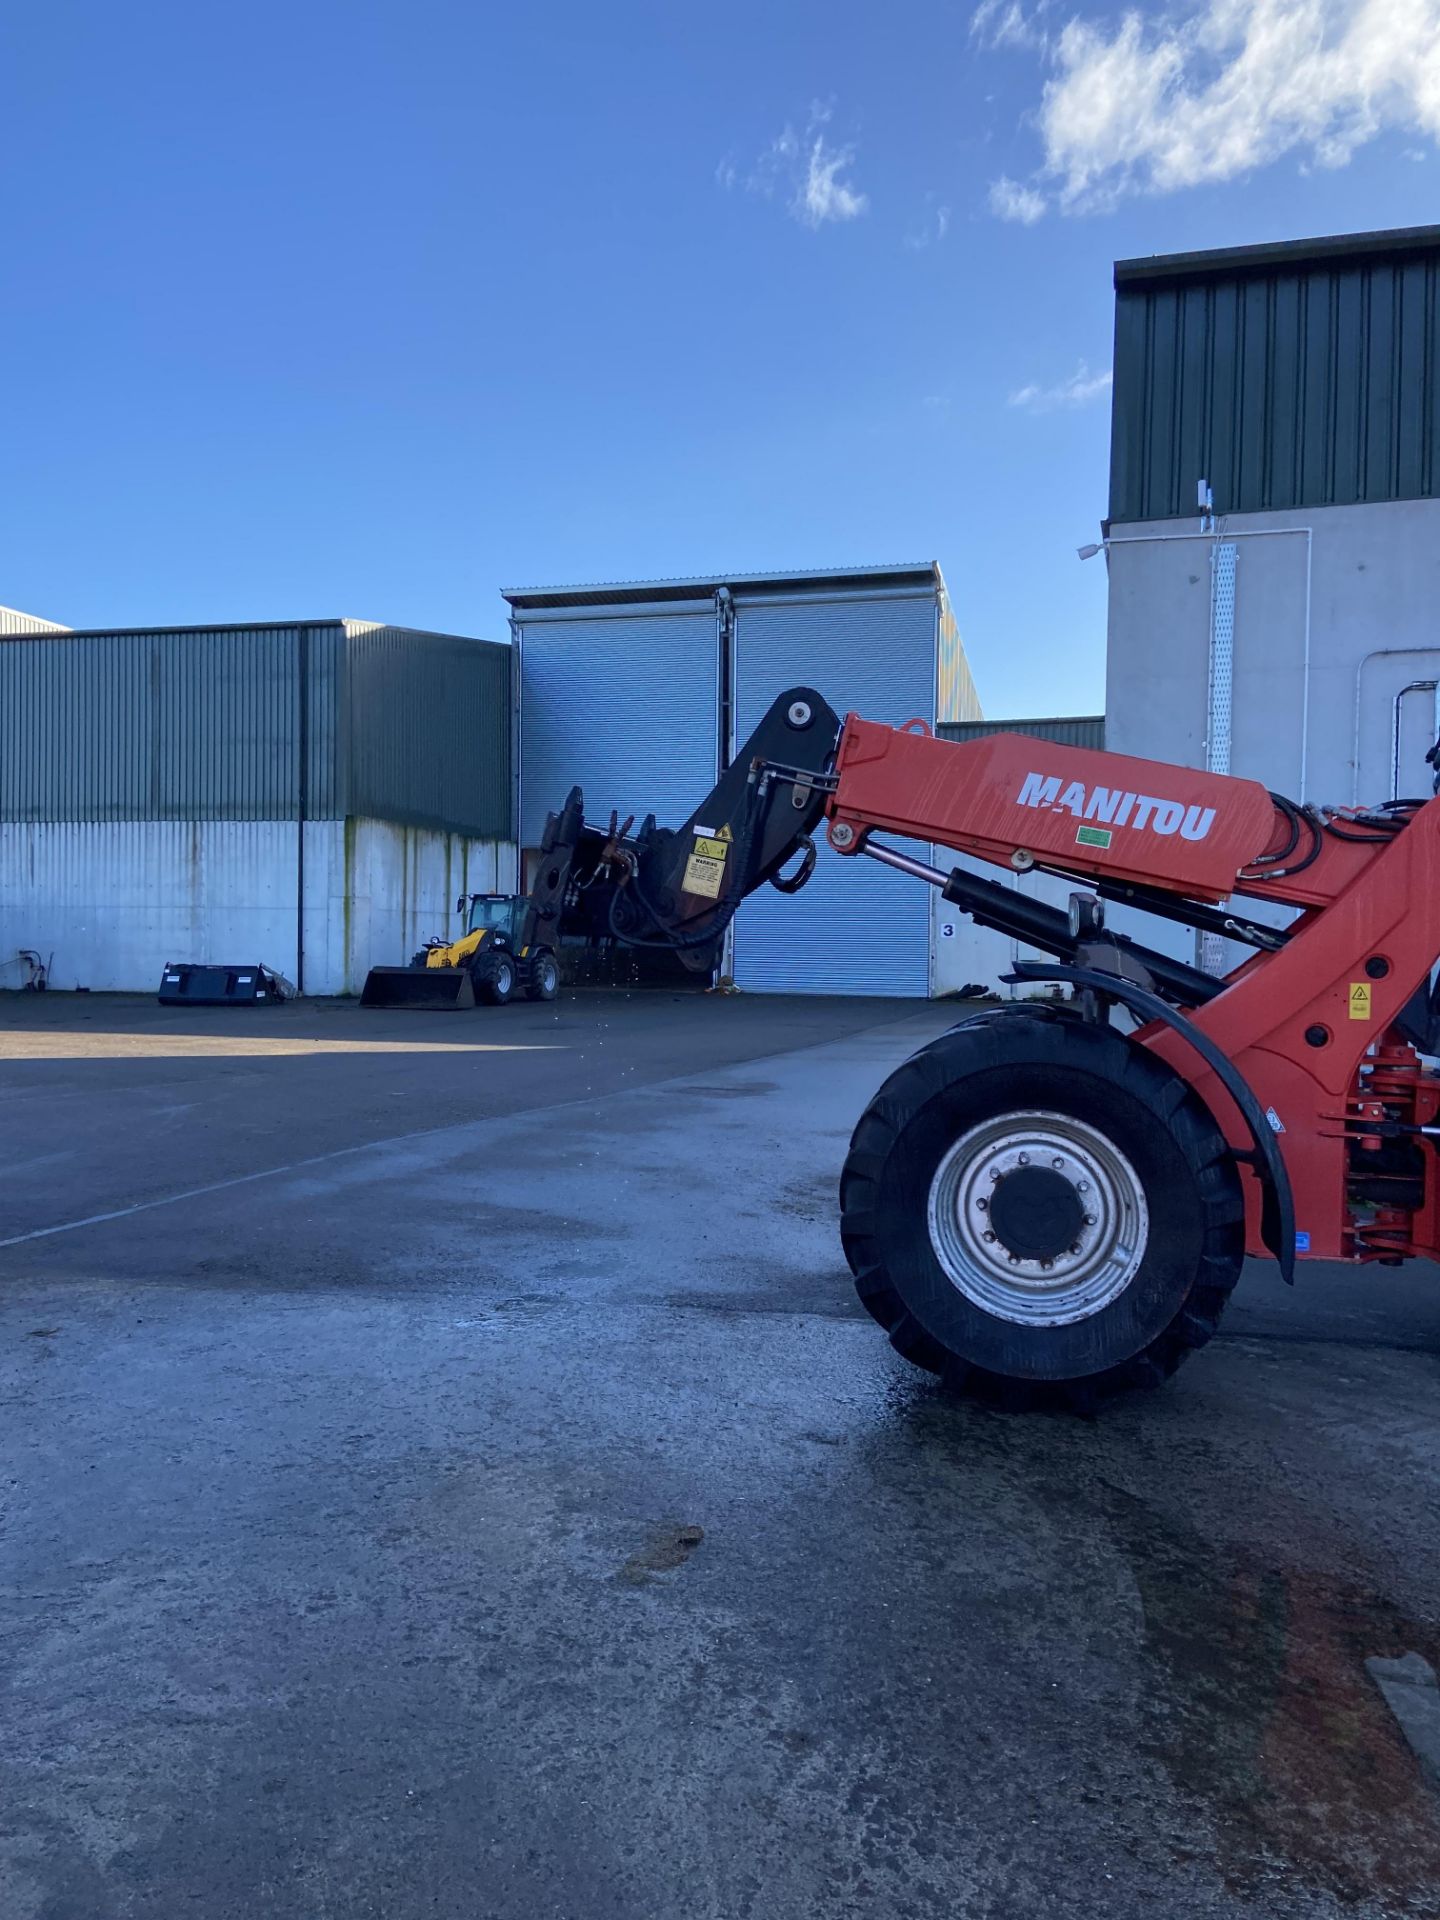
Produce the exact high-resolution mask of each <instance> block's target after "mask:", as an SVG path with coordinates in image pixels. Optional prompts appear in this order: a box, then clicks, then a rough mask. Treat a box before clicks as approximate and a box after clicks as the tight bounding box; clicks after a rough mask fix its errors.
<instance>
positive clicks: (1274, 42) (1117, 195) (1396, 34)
mask: <svg viewBox="0 0 1440 1920" xmlns="http://www.w3.org/2000/svg"><path fill="white" fill-rule="evenodd" d="M981 13H983V14H986V23H987V24H986V25H985V27H984V28H983V30H982V29H980V28H978V27H977V29H976V30H977V32H978V33H980V34H981V37H982V39H983V40H984V44H986V45H998V44H1014V42H1013V40H1009V41H1002V39H1001V38H1000V35H1001V32H1002V31H1004V32H1008V31H1009V29H1008V28H1006V26H1005V22H1006V21H1007V20H1008V13H1006V12H1004V11H1003V10H1002V9H1001V7H1000V0H995V4H994V8H993V10H992V11H991V12H989V13H987V12H986V8H985V7H983V6H982V8H981ZM978 19H979V16H978V15H977V21H978ZM1017 31H1018V28H1017ZM986 35H988V38H987V37H985V36H986ZM1042 57H1043V58H1045V59H1046V60H1047V61H1048V63H1049V64H1050V66H1051V67H1052V68H1053V73H1052V76H1051V77H1050V78H1049V79H1048V80H1047V81H1046V83H1045V87H1044V90H1043V92H1042V95H1041V99H1040V105H1039V110H1038V113H1037V116H1036V123H1037V125H1038V128H1039V132H1040V136H1041V140H1042V143H1043V146H1044V163H1043V167H1042V169H1041V171H1040V175H1039V178H1040V180H1041V182H1042V183H1043V185H1044V187H1045V188H1046V190H1047V192H1048V194H1049V195H1050V197H1052V198H1053V200H1054V201H1055V202H1056V204H1058V205H1059V207H1060V208H1061V209H1062V210H1063V211H1066V212H1089V211H1093V210H1095V209H1099V208H1104V207H1108V206H1112V205H1113V204H1114V203H1115V202H1116V201H1117V200H1119V199H1121V198H1123V197H1124V196H1125V195H1127V194H1141V193H1173V192H1175V191H1177V190H1178V189H1180V188H1181V187H1187V186H1194V185H1197V184H1200V183H1205V182H1212V183H1213V182H1217V181H1225V180H1234V179H1239V178H1242V177H1243V176H1245V175H1246V174H1249V173H1252V172H1254V171H1255V170H1256V169H1257V168H1260V167H1264V166H1268V165H1270V164H1271V163H1272V162H1274V161H1276V160H1279V159H1281V158H1283V157H1284V156H1286V155H1294V156H1296V157H1297V158H1298V159H1299V160H1300V161H1301V162H1302V163H1304V164H1308V165H1315V166H1321V167H1340V166H1344V165H1345V164H1346V162H1347V161H1349V159H1350V158H1351V156H1352V155H1353V154H1354V153H1355V152H1356V150H1357V149H1358V148H1359V147H1361V146H1363V145H1365V143H1366V142H1367V141H1370V140H1373V139H1375V138H1376V137H1377V136H1378V135H1380V134H1382V133H1385V132H1387V131H1395V132H1399V133H1402V134H1407V135H1409V136H1411V137H1412V138H1414V137H1417V136H1418V137H1420V138H1423V139H1426V140H1429V141H1436V140H1440V0H1213V4H1209V5H1205V6H1203V7H1202V6H1198V5H1197V4H1196V0H1182V7H1181V10H1180V11H1178V12H1170V13H1166V14H1164V15H1162V16H1160V17H1158V18H1155V19H1147V18H1146V17H1145V16H1144V15H1142V14H1140V13H1138V12H1136V11H1134V10H1133V9H1132V10H1131V11H1129V12H1127V13H1125V14H1124V15H1123V16H1122V17H1121V19H1120V21H1119V23H1118V24H1116V25H1110V24H1103V25H1102V24H1092V22H1090V21H1088V20H1085V19H1081V18H1079V17H1076V18H1073V19H1071V20H1070V21H1069V22H1068V23H1067V24H1066V25H1065V26H1064V27H1063V28H1062V29H1061V30H1060V32H1059V33H1058V35H1056V36H1055V37H1054V38H1053V40H1050V41H1049V42H1047V43H1046V46H1045V49H1044V51H1043V53H1042ZM1001 184H1008V183H1001ZM1021 191H1022V192H1023V193H1026V194H1035V195H1037V197H1038V193H1039V189H1038V188H1025V189H1021ZM991 204H992V208H993V209H994V211H996V212H997V213H1000V214H1002V216H1003V217H1006V218H1013V217H1015V216H1014V215H1013V214H1011V213H1009V212H1008V211H1007V208H1006V206H1005V205H1004V204H1003V202H1002V203H1001V204H997V202H996V198H995V192H994V190H992V196H991Z"/></svg>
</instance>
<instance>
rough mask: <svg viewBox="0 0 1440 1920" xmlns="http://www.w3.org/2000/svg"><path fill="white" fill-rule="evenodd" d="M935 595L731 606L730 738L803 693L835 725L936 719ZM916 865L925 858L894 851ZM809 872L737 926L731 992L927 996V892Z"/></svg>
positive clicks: (914, 885)
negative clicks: (848, 717)
mask: <svg viewBox="0 0 1440 1920" xmlns="http://www.w3.org/2000/svg"><path fill="white" fill-rule="evenodd" d="M935 646H936V596H935V592H934V590H933V589H932V590H930V591H928V592H920V593H912V594H909V595H905V596H903V597H897V598H893V599H889V598H887V599H880V598H873V599H872V598H867V597H866V596H865V595H864V594H860V595H857V596H856V597H854V598H852V599H848V600H847V599H830V598H817V599H815V600H813V601H802V602H799V603H797V604H792V605H785V606H776V605H772V606H756V605H750V604H747V603H746V602H745V601H743V600H737V613H736V633H735V735H736V739H737V742H738V741H742V740H743V739H744V738H745V736H746V735H747V734H748V733H749V732H750V730H751V729H752V728H753V727H754V726H755V724H756V722H757V721H758V720H759V719H760V717H761V715H762V714H763V713H764V712H765V709H766V708H767V707H768V706H769V705H770V703H771V701H772V700H773V699H774V698H775V696H776V694H777V693H781V692H783V691H784V690H785V688H787V687H792V686H797V685H808V686H813V687H814V688H815V689H816V690H817V691H818V692H820V693H823V694H824V695H825V696H826V697H827V698H828V699H829V700H830V701H831V703H832V704H833V705H834V706H835V707H837V709H838V710H839V711H840V712H841V713H842V714H843V713H845V712H846V711H847V710H853V711H854V712H856V713H861V714H864V716H865V717H866V719H867V720H888V721H891V722H893V723H894V724H895V725H896V726H898V725H899V724H900V723H901V722H902V721H905V720H909V719H911V718H914V717H919V718H921V719H925V720H928V719H930V718H931V717H932V716H933V714H934V711H935V704H934V703H935V673H936V652H935ZM894 844H895V845H897V846H904V847H905V848H906V849H907V850H908V851H909V852H911V853H913V854H915V855H916V856H917V857H918V858H921V859H924V858H928V849H927V848H924V847H917V846H916V845H914V844H913V843H910V842H903V841H898V840H897V841H895V842H894ZM816 845H817V847H818V849H819V860H818V862H817V865H816V868H815V872H814V875H813V876H812V878H811V880H810V883H809V885H808V886H807V887H806V888H805V889H804V890H803V892H801V893H799V894H797V895H795V896H794V897H793V898H792V897H788V896H786V895H784V894H779V893H776V892H775V891H774V889H773V888H771V887H761V888H760V889H759V891H758V892H756V893H754V894H752V895H751V897H750V899H749V900H747V901H746V902H745V904H744V906H743V907H742V908H741V909H740V911H739V913H738V914H737V916H736V919H735V930H734V972H735V980H736V983H737V985H739V986H742V987H746V988H749V989H750V990H751V991H754V992H764V993H857V994H914V995H920V996H923V995H925V994H927V993H928V992H929V987H930V913H931V906H930V889H929V888H928V887H927V886H925V885H924V884H923V882H921V881H919V880H915V879H912V878H911V877H910V876H908V875H906V874H902V873H896V872H895V871H894V870H893V869H892V868H889V867H884V866H881V865H880V864H879V862H878V861H874V860H866V859H864V858H861V857H858V856H857V857H851V858H849V859H844V858H842V856H841V855H839V854H837V853H835V852H833V851H832V850H831V848H830V847H829V846H828V845H827V844H826V843H825V840H824V838H823V836H817V840H816Z"/></svg>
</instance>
